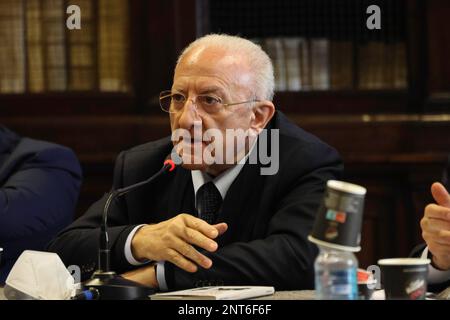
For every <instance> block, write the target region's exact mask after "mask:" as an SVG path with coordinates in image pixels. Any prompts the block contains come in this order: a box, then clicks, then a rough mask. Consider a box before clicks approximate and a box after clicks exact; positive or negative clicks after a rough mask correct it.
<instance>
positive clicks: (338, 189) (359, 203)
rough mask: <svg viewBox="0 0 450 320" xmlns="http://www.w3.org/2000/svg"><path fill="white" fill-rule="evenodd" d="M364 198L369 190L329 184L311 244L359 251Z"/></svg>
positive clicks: (334, 181)
mask: <svg viewBox="0 0 450 320" xmlns="http://www.w3.org/2000/svg"><path fill="white" fill-rule="evenodd" d="M365 194H366V189H365V188H364V187H361V186H359V185H356V184H352V183H348V182H344V181H338V180H328V181H327V188H326V191H325V195H324V200H323V201H322V204H321V206H320V207H319V210H318V212H317V216H316V220H315V223H314V227H313V231H312V233H311V234H310V235H309V237H308V239H309V241H311V242H314V243H315V244H317V245H321V246H325V247H330V248H334V249H337V250H344V251H352V252H356V251H360V250H361V247H360V241H361V225H362V218H363V210H364V197H365Z"/></svg>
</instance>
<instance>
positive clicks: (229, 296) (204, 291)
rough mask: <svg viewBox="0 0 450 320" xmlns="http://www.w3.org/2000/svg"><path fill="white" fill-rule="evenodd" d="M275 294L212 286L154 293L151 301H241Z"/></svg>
mask: <svg viewBox="0 0 450 320" xmlns="http://www.w3.org/2000/svg"><path fill="white" fill-rule="evenodd" d="M274 293H275V289H274V287H263V286H213V287H200V288H193V289H187V290H179V291H172V292H165V293H156V294H154V295H151V296H150V299H151V300H242V299H250V298H256V297H262V296H268V295H272V294H274Z"/></svg>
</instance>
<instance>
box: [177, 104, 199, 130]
mask: <svg viewBox="0 0 450 320" xmlns="http://www.w3.org/2000/svg"><path fill="white" fill-rule="evenodd" d="M199 120H200V121H201V119H200V116H199V113H198V110H197V106H196V104H195V103H194V101H193V100H192V99H187V100H186V103H185V104H184V107H183V109H182V110H181V115H180V118H179V120H178V122H179V126H180V128H183V129H187V130H189V129H191V128H192V127H193V126H194V122H196V121H199Z"/></svg>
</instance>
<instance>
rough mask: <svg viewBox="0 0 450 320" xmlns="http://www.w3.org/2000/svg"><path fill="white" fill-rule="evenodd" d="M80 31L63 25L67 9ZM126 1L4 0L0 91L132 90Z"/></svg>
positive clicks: (0, 21) (0, 19) (0, 13)
mask: <svg viewBox="0 0 450 320" xmlns="http://www.w3.org/2000/svg"><path fill="white" fill-rule="evenodd" d="M69 3H70V4H71V5H73V4H75V5H78V6H79V7H80V11H81V17H82V18H81V29H79V30H78V29H74V30H69V29H68V28H66V18H67V17H68V15H67V14H66V8H67V6H68V5H69ZM129 18H130V17H129V6H128V2H127V1H125V0H98V1H97V0H74V1H66V0H19V1H18V0H4V1H1V3H0V24H1V25H0V27H1V29H2V31H3V34H2V40H4V41H2V45H1V51H0V52H1V53H2V54H1V55H0V66H1V67H2V69H3V70H5V72H2V76H1V78H0V94H3V95H4V94H22V95H26V94H48V93H56V92H58V93H69V96H70V93H71V92H84V93H89V92H90V93H92V92H100V93H102V92H122V93H127V92H129V91H130V78H129V75H128V70H129V60H128V59H129V58H128V54H129V40H128V39H129V36H128V35H129Z"/></svg>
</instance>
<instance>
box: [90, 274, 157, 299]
mask: <svg viewBox="0 0 450 320" xmlns="http://www.w3.org/2000/svg"><path fill="white" fill-rule="evenodd" d="M89 288H95V289H97V290H98V292H99V300H148V299H149V298H148V296H149V295H151V294H154V293H155V292H156V291H155V289H153V288H150V287H147V286H144V285H141V284H139V283H137V282H134V281H131V280H127V279H125V278H122V277H120V276H118V275H117V274H116V273H115V272H95V273H94V275H93V276H92V278H91V279H89V280H87V281H85V282H84V283H83V290H89Z"/></svg>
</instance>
